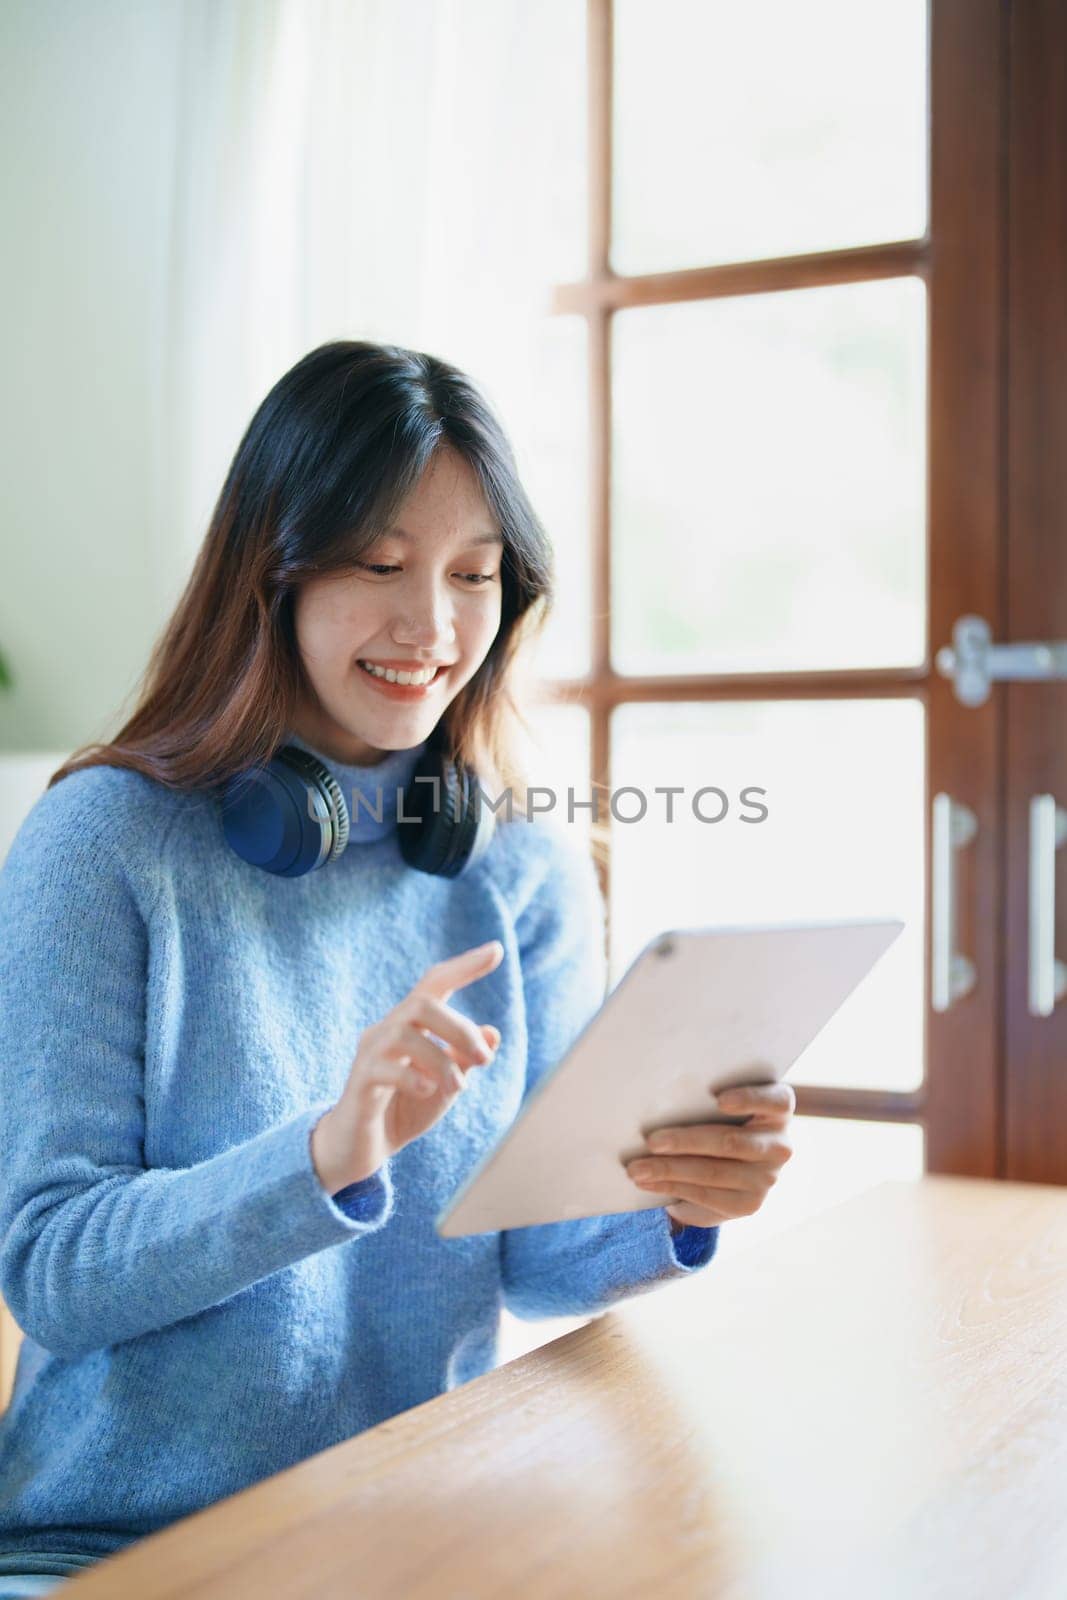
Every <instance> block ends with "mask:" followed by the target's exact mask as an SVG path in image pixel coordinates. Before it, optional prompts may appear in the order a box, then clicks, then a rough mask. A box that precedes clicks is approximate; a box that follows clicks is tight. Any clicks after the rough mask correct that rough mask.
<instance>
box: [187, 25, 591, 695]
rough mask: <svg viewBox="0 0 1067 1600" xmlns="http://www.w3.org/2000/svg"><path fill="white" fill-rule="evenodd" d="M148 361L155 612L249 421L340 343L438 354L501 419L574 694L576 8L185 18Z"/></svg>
mask: <svg viewBox="0 0 1067 1600" xmlns="http://www.w3.org/2000/svg"><path fill="white" fill-rule="evenodd" d="M181 9H182V31H183V43H182V58H181V61H180V63H179V64H178V70H179V72H180V83H179V107H180V109H179V117H178V127H177V132H176V141H175V162H174V174H173V197H172V208H171V210H172V226H171V250H170V275H169V287H168V296H167V299H168V308H167V321H166V327H165V328H164V329H163V330H162V338H161V352H160V374H161V401H162V403H161V406H160V409H159V430H160V438H159V454H158V459H159V471H158V473H157V475H156V476H157V482H158V484H159V489H160V495H161V500H160V506H159V512H158V516H157V518H156V525H157V527H158V528H159V529H160V530H161V534H162V543H163V548H162V549H161V551H160V552H159V556H160V565H161V572H162V574H163V589H164V595H165V596H169V598H170V600H173V599H174V598H176V594H177V591H178V589H179V588H180V585H181V583H182V582H183V581H184V578H185V576H186V574H187V572H188V568H189V565H190V562H191V559H192V556H193V553H194V552H195V550H196V548H197V546H198V545H199V543H200V541H201V539H202V537H203V534H204V531H205V529H206V526H207V520H208V517H209V515H210V511H211V507H212V504H213V502H214V500H215V497H216V496H217V493H218V490H219V488H220V486H221V483H222V479H223V476H224V474H225V470H226V467H227V465H228V462H229V460H230V458H231V456H232V454H233V451H234V449H235V448H236V446H237V443H238V441H239V439H240V436H241V433H242V432H243V430H244V427H245V426H246V424H247V422H248V420H249V418H250V416H251V414H252V412H253V410H254V409H255V407H256V405H257V404H258V403H259V401H260V400H261V399H262V397H263V395H264V394H265V393H266V392H267V390H268V389H269V388H270V387H271V385H272V384H273V383H274V382H275V380H276V379H277V378H278V377H280V376H281V374H282V372H283V371H285V370H286V368H287V367H289V366H290V365H291V364H292V363H293V362H294V361H296V360H297V359H298V358H299V357H300V356H301V355H303V354H304V353H305V352H306V351H307V350H309V349H311V348H313V347H314V346H315V345H317V344H320V343H322V342H324V341H325V340H328V339H334V338H371V339H382V340H387V341H390V342H394V343H400V344H406V345H410V346H413V347H416V348H420V349H426V350H430V351H432V352H433V353H435V354H438V355H441V356H443V357H445V358H446V359H449V360H452V361H455V362H457V363H458V364H459V365H460V366H462V367H465V368H466V370H468V371H469V372H470V373H471V375H472V376H473V377H474V378H475V379H476V380H477V381H478V382H479V383H480V384H481V385H482V387H483V388H484V389H485V390H486V392H487V394H488V397H489V399H490V400H491V402H492V403H493V404H494V405H495V406H496V407H497V409H498V411H499V412H500V413H501V415H502V418H503V420H504V424H505V427H506V428H507V429H508V431H509V433H510V435H511V437H512V439H513V442H514V443H515V446H516V450H517V453H518V455H519V460H520V467H521V468H522V470H523V472H524V476H525V478H526V481H527V484H528V487H529V488H530V490H531V492H532V494H533V496H534V499H535V503H536V504H537V506H538V509H539V510H540V511H541V513H542V515H543V516H544V518H545V520H546V522H547V523H548V524H549V529H550V533H551V535H552V537H553V541H554V543H555V545H556V548H557V554H558V559H559V565H560V574H561V589H562V590H563V591H564V595H563V599H562V602H561V605H560V609H559V614H558V615H557V618H556V620H555V624H554V629H553V635H552V637H553V639H554V641H555V643H554V644H553V645H552V646H551V647H550V648H551V649H552V650H553V651H554V659H555V658H558V666H557V667H556V670H575V671H579V670H582V668H583V666H584V660H582V659H581V646H580V644H579V643H578V642H577V641H579V640H580V638H581V633H582V630H581V628H580V626H576V624H577V623H578V621H579V619H580V618H582V617H583V616H584V609H585V606H586V604H587V600H586V589H585V578H586V562H585V555H584V551H585V548H586V520H587V519H586V504H587V502H586V482H585V475H586V456H585V437H586V397H585V367H584V326H583V323H582V320H581V319H580V318H577V317H564V318H559V317H553V316H551V315H550V311H549V306H550V293H551V287H552V285H553V284H554V283H555V282H559V281H567V280H570V279H573V278H576V277H579V276H581V275H582V274H583V272H584V268H585V240H586V223H585V210H586V188H585V184H586V162H585V127H586V105H585V5H584V3H583V0H537V3H536V4H534V3H531V0H183V4H182V8H181Z"/></svg>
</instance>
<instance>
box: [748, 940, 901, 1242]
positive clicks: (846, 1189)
mask: <svg viewBox="0 0 1067 1600" xmlns="http://www.w3.org/2000/svg"><path fill="white" fill-rule="evenodd" d="M901 937H902V938H903V935H901ZM790 1137H791V1139H792V1144H793V1155H792V1157H791V1159H790V1160H789V1161H787V1162H786V1164H785V1166H784V1167H783V1168H782V1171H781V1174H780V1175H779V1178H778V1182H777V1183H776V1184H775V1186H774V1188H773V1189H772V1190H771V1192H770V1194H768V1196H767V1198H766V1199H765V1200H764V1202H763V1205H762V1206H761V1207H760V1209H759V1210H758V1211H757V1212H756V1213H755V1215H754V1216H751V1217H733V1218H732V1219H731V1220H730V1222H729V1224H727V1225H726V1226H724V1227H723V1230H722V1234H721V1235H720V1239H719V1244H720V1248H721V1249H722V1250H724V1251H726V1250H729V1251H734V1250H737V1249H745V1248H747V1246H748V1245H750V1244H755V1243H756V1242H757V1240H759V1239H764V1238H766V1237H767V1236H768V1235H769V1234H772V1233H781V1231H782V1230H783V1228H791V1227H792V1226H793V1225H794V1223H797V1222H803V1221H804V1219H805V1218H806V1217H813V1216H815V1215H816V1214H817V1213H818V1212H820V1211H827V1210H829V1208H830V1207H831V1206H836V1205H839V1204H840V1203H841V1201H843V1200H847V1199H849V1198H850V1197H851V1196H852V1195H857V1194H862V1193H863V1191H864V1190H865V1189H873V1188H875V1187H876V1185H878V1184H880V1183H890V1182H896V1183H902V1182H903V1183H912V1182H914V1181H915V1180H916V1179H917V1178H921V1177H922V1175H923V1172H924V1170H925V1167H926V1152H925V1140H924V1137H923V1130H922V1128H921V1127H919V1126H918V1124H916V1123H895V1122H853V1121H849V1120H848V1119H846V1118H844V1117H840V1118H839V1117H794V1118H793V1123H792V1128H791V1132H790Z"/></svg>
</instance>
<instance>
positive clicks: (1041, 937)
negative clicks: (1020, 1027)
mask: <svg viewBox="0 0 1067 1600" xmlns="http://www.w3.org/2000/svg"><path fill="white" fill-rule="evenodd" d="M1065 839H1067V811H1065V810H1064V809H1063V807H1062V806H1058V805H1057V804H1056V797H1055V796H1054V795H1051V794H1035V795H1031V797H1030V950H1029V969H1030V971H1029V976H1030V996H1029V998H1030V1014H1031V1015H1032V1016H1035V1017H1050V1016H1051V1015H1052V1013H1053V1011H1055V1009H1056V1002H1057V1001H1058V1000H1062V999H1063V997H1064V995H1065V994H1067V965H1065V964H1064V963H1063V962H1062V961H1057V959H1056V851H1057V850H1058V849H1059V848H1060V846H1061V845H1062V844H1063V842H1064V840H1065Z"/></svg>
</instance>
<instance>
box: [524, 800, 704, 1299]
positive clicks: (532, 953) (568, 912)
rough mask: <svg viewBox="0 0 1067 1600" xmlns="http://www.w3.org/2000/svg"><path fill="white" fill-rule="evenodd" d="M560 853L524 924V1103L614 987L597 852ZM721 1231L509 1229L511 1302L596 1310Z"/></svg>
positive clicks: (684, 1260)
mask: <svg viewBox="0 0 1067 1600" xmlns="http://www.w3.org/2000/svg"><path fill="white" fill-rule="evenodd" d="M524 825H525V826H532V825H531V824H524ZM557 832H559V830H557ZM552 858H553V859H552V861H551V863H550V865H549V867H548V870H547V871H546V873H545V876H544V878H543V879H542V882H541V884H540V886H539V888H538V889H537V890H536V891H535V893H534V895H532V896H531V898H530V900H529V902H528V903H527V905H526V906H525V908H524V909H523V911H522V913H521V914H520V916H519V918H518V919H517V922H516V929H517V933H518V938H519V953H520V961H521V967H522V981H523V994H524V997H525V1010H526V1018H527V1037H528V1048H527V1062H526V1086H525V1091H524V1096H523V1098H524V1101H525V1099H526V1098H527V1097H528V1096H529V1094H530V1093H531V1091H532V1090H533V1088H534V1087H535V1086H536V1084H537V1082H538V1081H539V1079H540V1078H541V1077H542V1076H543V1075H544V1073H546V1072H548V1071H550V1070H551V1069H552V1068H553V1067H554V1066H555V1065H556V1064H557V1063H558V1062H559V1061H560V1060H561V1058H562V1057H563V1056H564V1054H565V1053H566V1051H567V1050H568V1049H569V1048H570V1046H571V1045H572V1044H573V1042H574V1040H575V1039H576V1038H577V1037H578V1035H579V1033H580V1032H581V1031H582V1029H583V1028H584V1027H585V1026H586V1024H587V1023H588V1022H589V1020H590V1018H591V1017H592V1016H593V1015H594V1013H595V1012H596V1011H597V1009H598V1008H599V1006H600V1004H601V1002H602V1001H603V999H604V996H605V992H606V985H607V972H606V961H605V954H604V902H603V897H602V895H601V893H600V885H599V883H598V881H597V875H596V868H595V867H594V865H593V861H592V858H591V856H589V854H588V853H587V852H585V851H582V850H579V849H578V848H577V847H576V846H574V845H573V844H572V843H571V842H570V840H569V839H568V837H567V836H566V835H563V834H562V833H560V837H559V840H558V842H557V843H556V845H555V847H554V849H553V851H552ZM718 1236H719V1230H718V1228H717V1227H716V1228H694V1227H686V1228H684V1229H683V1230H682V1231H681V1233H679V1234H677V1235H675V1236H673V1237H672V1235H671V1228H670V1218H669V1217H668V1215H667V1212H666V1209H665V1208H664V1207H663V1206H655V1207H647V1208H645V1209H643V1210H640V1211H621V1212H614V1213H612V1214H609V1215H607V1216H599V1217H579V1218H577V1219H574V1220H568V1221H564V1222H546V1223H537V1224H534V1225H532V1226H530V1227H526V1228H508V1229H504V1230H502V1231H501V1234H500V1252H501V1277H502V1288H503V1298H504V1304H505V1305H506V1306H507V1308H508V1310H509V1311H511V1312H512V1313H513V1314H514V1315H515V1316H517V1317H522V1318H526V1319H537V1318H539V1317H554V1316H582V1315H586V1314H596V1313H598V1312H600V1311H605V1310H607V1309H608V1308H609V1307H610V1306H611V1305H612V1304H613V1303H614V1302H616V1301H618V1300H620V1299H622V1298H624V1297H626V1296H630V1295H634V1294H641V1293H645V1292H647V1291H648V1290H650V1289H654V1288H655V1287H656V1286H657V1285H658V1284H659V1283H662V1282H664V1281H666V1280H670V1279H673V1278H678V1277H686V1276H688V1275H689V1274H690V1273H692V1272H694V1271H696V1270H697V1269H698V1268H700V1267H703V1266H706V1265H707V1264H708V1262H709V1261H710V1260H711V1258H712V1256H713V1255H714V1254H715V1250H716V1246H717V1244H718Z"/></svg>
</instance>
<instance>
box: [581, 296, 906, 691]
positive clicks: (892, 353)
mask: <svg viewBox="0 0 1067 1600" xmlns="http://www.w3.org/2000/svg"><path fill="white" fill-rule="evenodd" d="M613 329H614V333H613V347H612V350H613V400H612V406H613V418H612V510H613V530H614V531H613V545H612V595H611V601H612V637H611V648H612V657H613V661H614V665H615V667H616V669H617V670H619V671H620V672H624V673H704V672H723V673H725V672H775V671H799V670H804V669H808V670H815V669H831V668H841V669H845V668H856V667H891V666H908V665H915V664H918V663H920V662H921V661H922V660H923V658H924V654H925V649H926V507H925V496H926V298H925V288H924V285H923V284H922V282H921V280H920V279H918V278H914V277H904V278H890V279H886V280H884V281H879V282H873V283H855V284H845V285H840V286H836V287H830V288H818V289H803V290H794V291H790V292H788V293H782V294H758V295H747V296H742V297H737V298H727V299H718V300H705V301H694V302H689V303H680V304H675V305H665V306H651V307H641V308H635V309H631V310H627V311H622V312H620V313H619V314H618V315H616V317H615V318H614V319H613Z"/></svg>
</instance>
